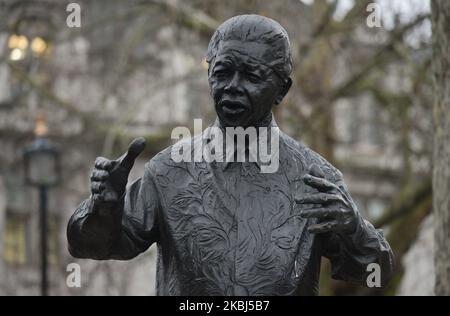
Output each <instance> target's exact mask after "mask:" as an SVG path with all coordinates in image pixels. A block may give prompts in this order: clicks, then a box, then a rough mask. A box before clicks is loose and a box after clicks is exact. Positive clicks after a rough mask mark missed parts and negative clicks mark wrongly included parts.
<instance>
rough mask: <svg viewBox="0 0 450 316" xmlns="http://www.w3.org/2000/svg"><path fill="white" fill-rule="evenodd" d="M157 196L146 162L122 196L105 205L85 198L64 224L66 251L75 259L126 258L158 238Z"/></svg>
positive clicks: (147, 246) (142, 249) (144, 248)
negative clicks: (114, 201)
mask: <svg viewBox="0 0 450 316" xmlns="http://www.w3.org/2000/svg"><path fill="white" fill-rule="evenodd" d="M158 212H159V198H158V193H157V190H156V186H155V183H154V181H153V179H152V175H151V172H150V168H149V165H148V164H147V165H146V167H145V173H144V177H143V178H141V179H139V180H137V181H136V182H134V183H133V184H132V185H131V186H130V187H129V188H128V190H127V191H126V194H125V196H124V197H123V198H121V199H119V201H117V203H115V204H114V205H111V206H109V207H106V206H104V205H103V206H102V207H101V208H100V207H95V203H94V202H93V198H92V197H91V198H89V199H87V200H85V201H84V202H83V203H81V205H80V206H79V207H78V208H77V209H76V211H75V213H74V214H73V215H72V217H71V219H70V221H69V224H68V227H67V239H68V242H69V252H70V253H71V255H72V256H74V257H76V258H89V259H96V260H106V259H117V260H128V259H131V258H134V257H135V256H137V255H138V254H140V253H142V252H144V251H145V250H147V249H148V248H149V247H150V246H151V244H152V243H153V242H155V241H157V240H158V227H157V215H158Z"/></svg>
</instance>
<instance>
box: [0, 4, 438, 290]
mask: <svg viewBox="0 0 450 316" xmlns="http://www.w3.org/2000/svg"><path fill="white" fill-rule="evenodd" d="M70 2H71V1H60V0H38V1H20V0H3V1H0V148H1V150H0V294H6V295H27V294H29V295H37V294H39V269H38V267H39V249H40V248H39V221H38V196H37V192H35V190H33V189H32V188H30V187H28V186H25V184H24V180H23V179H24V174H23V173H24V171H23V159H22V152H23V148H24V147H25V145H26V144H28V143H29V142H31V141H33V139H34V138H35V135H34V129H35V121H36V118H37V117H44V118H45V120H46V124H47V128H48V133H47V137H48V138H50V139H51V140H52V141H54V142H56V143H58V144H59V145H60V146H61V148H62V165H63V174H62V183H61V185H59V186H58V187H56V188H53V189H52V190H51V192H50V195H49V196H50V203H49V226H48V241H49V251H48V261H49V264H50V268H49V274H50V294H52V295H152V294H153V293H154V279H155V255H156V251H155V246H152V248H151V249H150V250H149V251H148V252H147V253H145V254H143V255H141V256H139V257H137V258H136V259H134V260H132V261H129V262H116V261H110V262H97V261H91V260H76V259H74V258H72V257H71V256H70V255H69V254H68V252H67V241H66V235H65V230H66V225H67V222H68V219H69V217H70V216H71V214H72V213H73V211H74V210H75V208H76V206H77V205H78V204H79V203H80V202H81V201H82V200H83V199H85V198H87V197H88V195H89V178H88V175H89V173H90V170H91V168H92V166H93V162H94V160H95V157H96V156H100V155H101V156H106V157H110V158H114V157H117V156H119V155H120V154H121V153H122V152H123V151H124V150H125V149H126V148H127V145H128V143H129V141H130V140H132V139H133V138H134V137H137V136H144V137H146V139H147V143H148V146H147V149H146V151H145V152H144V154H143V155H141V157H142V158H140V159H141V160H139V161H138V163H137V165H136V166H135V168H134V169H133V174H132V178H134V179H136V178H138V177H139V176H140V175H142V172H143V165H144V163H145V162H146V161H147V160H148V159H150V158H151V157H152V156H153V155H154V154H155V153H157V152H158V151H159V150H161V149H163V148H164V147H165V146H167V145H169V144H170V143H171V140H170V134H171V130H172V128H173V127H175V126H180V125H183V126H188V127H190V128H193V119H194V118H203V119H204V121H205V122H208V123H210V122H212V121H213V120H214V118H215V113H214V109H213V107H212V102H211V100H210V96H209V88H208V84H207V73H206V72H207V64H206V62H205V59H204V55H205V52H206V48H207V45H208V42H209V38H210V36H211V35H212V32H213V31H214V29H215V28H216V27H217V26H218V25H219V24H220V23H221V22H223V21H224V20H226V19H227V18H229V17H231V16H234V15H237V14H245V13H256V14H261V15H266V16H268V17H271V18H274V19H275V20H277V21H279V22H280V23H281V24H282V25H283V26H284V27H285V28H286V30H287V31H288V33H289V36H290V39H291V44H292V50H293V58H294V73H293V75H292V77H293V80H294V84H293V87H292V89H291V91H290V93H289V94H288V96H287V98H286V99H285V100H284V101H283V103H282V104H281V105H279V106H278V107H277V108H276V109H275V116H276V119H277V122H278V124H279V125H280V127H281V128H282V129H283V130H285V131H286V132H287V133H288V134H290V135H292V136H293V137H294V138H296V139H297V140H301V141H303V142H305V143H306V144H307V145H308V146H310V147H311V148H313V149H314V150H315V151H317V152H319V153H320V154H322V155H323V156H324V157H326V158H327V159H328V160H329V161H331V162H332V163H333V164H334V165H336V166H337V167H338V168H339V169H341V170H342V172H343V173H344V176H345V179H346V182H347V184H348V186H349V188H350V191H351V193H352V195H353V197H354V199H355V201H356V202H357V204H358V207H359V209H360V211H361V213H363V215H364V216H365V217H366V218H368V219H370V220H371V221H372V222H373V223H374V224H375V226H376V227H379V228H383V229H384V231H385V234H386V236H387V238H388V240H389V242H390V244H391V246H392V247H393V249H394V253H395V254H396V258H397V262H398V269H397V274H396V277H395V278H394V280H393V281H392V283H391V285H390V287H389V288H387V289H384V290H373V289H364V288H361V287H357V286H353V285H349V284H346V283H342V282H337V281H330V280H329V265H328V263H327V262H326V260H324V265H323V273H322V280H321V282H322V287H321V293H322V294H323V295H343V294H350V295H363V294H370V295H383V294H385V295H394V294H432V293H433V292H432V286H433V276H432V275H429V273H430V271H431V273H432V270H430V269H432V240H431V239H430V238H429V236H431V235H432V226H431V225H427V224H426V223H427V222H425V223H424V224H423V225H421V223H422V222H423V220H424V219H425V218H427V216H428V214H429V213H430V211H431V182H430V176H431V143H432V119H431V105H432V95H431V91H430V74H429V71H428V69H429V66H430V60H431V52H430V35H431V34H430V32H431V31H430V22H429V20H428V18H429V10H430V9H429V2H428V1H422V0H405V1H400V0H397V1H387V0H385V1H352V0H338V1H319V0H316V1H313V0H310V1H306V0H305V1H299V0H283V1H262V0H248V1H237V0H236V1H235V0H232V1H226V2H225V1H219V0H208V1H207V0H186V1H179V0H167V1H164V0H140V1H137V0H132V1H126V2H125V1H119V0H109V1H106V0H105V1H103V0H99V1H95V2H94V1H87V0H84V1H81V0H79V1H75V2H76V3H78V4H79V5H80V8H81V27H80V28H69V27H68V26H67V24H66V19H67V16H68V15H69V14H70V12H67V11H66V7H67V5H68V4H69V3H70ZM371 3H376V4H377V7H376V8H379V9H380V10H381V11H380V12H379V13H380V17H381V27H376V26H375V27H370V25H368V23H367V19H368V17H369V15H370V14H371V12H370V11H368V10H367V8H368V5H369V4H371ZM375 13H377V12H375ZM369 18H370V17H369ZM203 127H206V124H204V126H203ZM427 221H428V222H430V221H431V218H429V219H428V220H427ZM427 236H428V237H427ZM71 262H76V263H79V264H80V266H81V271H82V280H81V288H69V287H67V285H66V277H67V275H68V272H67V271H66V267H67V265H68V264H69V263H71ZM420 271H422V272H423V273H420ZM424 280H426V282H425V281H424ZM418 284H420V286H418Z"/></svg>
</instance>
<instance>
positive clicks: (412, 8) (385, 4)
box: [299, 0, 431, 45]
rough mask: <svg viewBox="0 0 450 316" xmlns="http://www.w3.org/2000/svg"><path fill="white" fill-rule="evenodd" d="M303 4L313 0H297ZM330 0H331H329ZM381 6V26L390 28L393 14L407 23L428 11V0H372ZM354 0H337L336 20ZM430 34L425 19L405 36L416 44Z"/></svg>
mask: <svg viewBox="0 0 450 316" xmlns="http://www.w3.org/2000/svg"><path fill="white" fill-rule="evenodd" d="M299 1H301V2H303V3H305V4H311V3H313V2H314V0H299ZM329 1H331V0H329ZM374 2H375V3H378V4H379V5H380V8H381V17H382V24H383V27H385V28H386V29H392V27H393V26H394V19H395V16H396V15H398V17H399V19H400V22H402V23H408V22H410V21H412V20H414V18H415V17H416V16H418V15H421V14H424V13H429V12H430V0H374ZM354 4H355V0H338V6H337V8H336V12H335V15H334V18H335V19H337V20H340V19H342V18H343V17H345V15H346V14H347V12H348V11H350V10H351V8H352V7H353V5H354ZM430 36H431V25H430V23H429V21H425V22H424V23H423V24H422V25H421V27H420V28H417V29H416V30H415V31H414V32H413V33H412V34H410V35H409V36H408V38H407V40H408V42H410V43H411V44H413V45H414V44H416V42H418V41H419V40H420V39H427V38H429V37H430Z"/></svg>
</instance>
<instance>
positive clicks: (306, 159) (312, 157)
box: [281, 133, 342, 182]
mask: <svg viewBox="0 0 450 316" xmlns="http://www.w3.org/2000/svg"><path fill="white" fill-rule="evenodd" d="M281 137H282V140H283V143H284V145H285V147H286V150H287V151H288V154H289V155H292V156H293V157H294V159H295V161H297V163H299V164H301V169H302V170H304V172H307V171H308V170H309V168H311V166H312V165H313V164H315V165H317V166H318V167H319V168H320V169H321V170H322V171H323V172H324V173H325V177H326V178H327V179H328V180H331V181H333V182H339V181H341V179H342V172H341V171H340V170H339V169H337V168H336V167H335V166H333V165H332V164H331V163H330V162H329V161H327V160H326V159H325V158H324V157H322V156H321V155H320V154H319V153H317V152H315V151H314V150H312V149H311V148H309V147H308V146H306V145H305V144H304V143H303V142H300V141H297V140H295V139H293V138H292V137H290V136H289V135H287V134H285V133H281Z"/></svg>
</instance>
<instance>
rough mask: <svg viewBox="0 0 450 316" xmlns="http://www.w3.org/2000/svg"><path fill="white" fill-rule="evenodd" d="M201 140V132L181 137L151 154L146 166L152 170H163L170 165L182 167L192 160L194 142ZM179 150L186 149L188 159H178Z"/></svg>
mask: <svg viewBox="0 0 450 316" xmlns="http://www.w3.org/2000/svg"><path fill="white" fill-rule="evenodd" d="M201 140H202V134H200V135H196V136H194V137H189V138H184V139H181V140H180V141H178V142H176V143H175V144H173V145H170V146H168V147H166V148H165V149H163V150H162V151H160V152H159V153H157V154H156V155H155V156H153V158H152V159H150V161H149V162H148V163H147V165H146V166H147V167H148V168H150V169H151V170H153V171H163V170H165V169H167V168H171V167H183V166H185V165H186V163H189V162H190V161H193V159H194V154H195V153H194V150H195V148H196V146H195V144H196V143H198V142H200V141H201ZM180 150H183V152H184V151H188V154H186V155H187V158H188V159H183V160H182V161H178V160H180V156H179V155H180ZM174 158H175V160H174Z"/></svg>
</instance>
